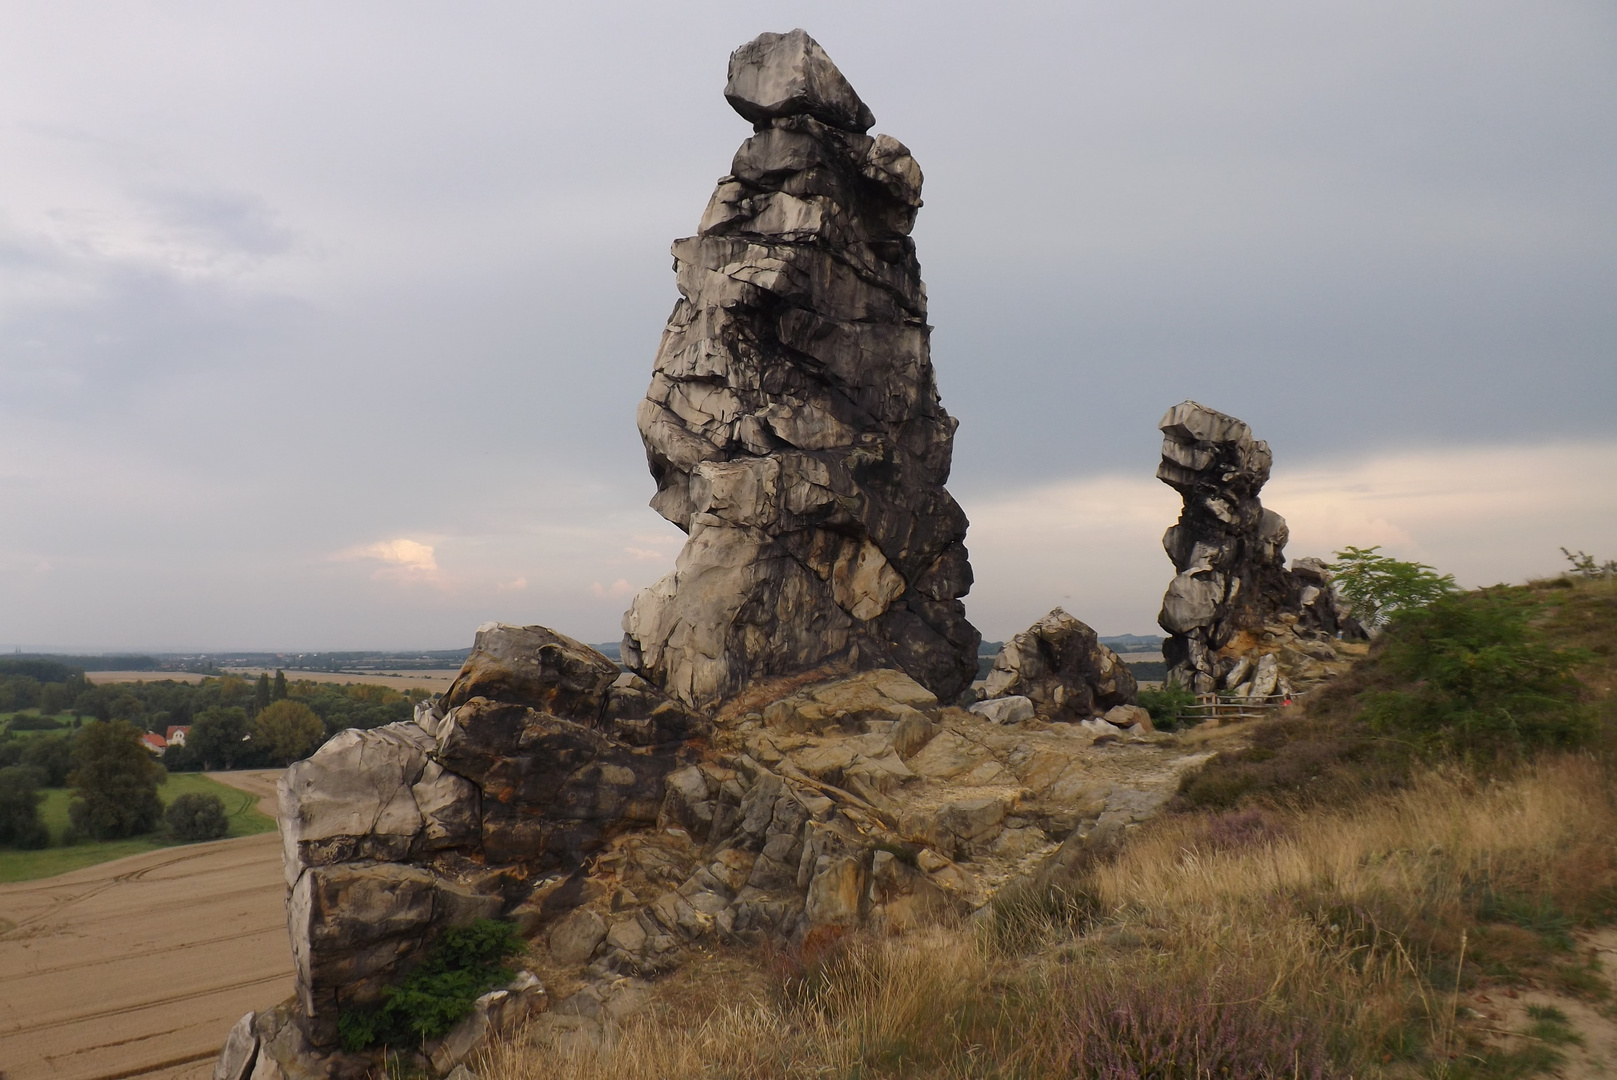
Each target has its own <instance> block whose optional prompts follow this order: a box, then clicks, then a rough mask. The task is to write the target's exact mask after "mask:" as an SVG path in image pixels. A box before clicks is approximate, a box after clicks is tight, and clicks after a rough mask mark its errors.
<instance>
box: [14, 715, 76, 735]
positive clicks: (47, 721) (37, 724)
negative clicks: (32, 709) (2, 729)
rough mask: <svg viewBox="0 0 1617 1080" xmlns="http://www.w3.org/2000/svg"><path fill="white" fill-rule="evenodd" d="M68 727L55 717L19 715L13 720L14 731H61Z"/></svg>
mask: <svg viewBox="0 0 1617 1080" xmlns="http://www.w3.org/2000/svg"><path fill="white" fill-rule="evenodd" d="M66 726H67V725H66V724H64V723H62V722H61V721H60V720H57V719H55V718H54V717H50V716H40V715H39V714H38V713H18V714H17V715H16V716H13V717H12V718H11V730H12V731H60V730H61V729H62V728H64V727H66Z"/></svg>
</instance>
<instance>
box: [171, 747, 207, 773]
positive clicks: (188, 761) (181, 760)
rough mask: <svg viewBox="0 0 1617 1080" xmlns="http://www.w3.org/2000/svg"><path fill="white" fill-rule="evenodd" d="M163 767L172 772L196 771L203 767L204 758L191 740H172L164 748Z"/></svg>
mask: <svg viewBox="0 0 1617 1080" xmlns="http://www.w3.org/2000/svg"><path fill="white" fill-rule="evenodd" d="M163 768H165V769H167V770H168V771H169V772H171V773H177V772H196V771H198V770H199V769H201V768H202V758H201V757H199V756H198V755H197V752H196V750H195V749H194V748H193V747H192V746H191V744H190V742H189V741H187V742H171V743H169V744H168V746H166V747H165V748H164V749H163Z"/></svg>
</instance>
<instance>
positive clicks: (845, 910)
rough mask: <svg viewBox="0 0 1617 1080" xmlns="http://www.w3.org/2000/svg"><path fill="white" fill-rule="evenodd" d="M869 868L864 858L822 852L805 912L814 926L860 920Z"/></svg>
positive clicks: (848, 923)
mask: <svg viewBox="0 0 1617 1080" xmlns="http://www.w3.org/2000/svg"><path fill="white" fill-rule="evenodd" d="M867 880H868V870H867V867H866V865H865V862H864V860H862V859H859V858H857V857H855V856H851V855H845V856H842V857H840V858H831V857H829V856H821V860H820V865H819V866H818V867H817V868H816V869H815V872H814V877H813V879H812V880H811V881H810V882H809V888H808V897H807V899H806V900H805V902H804V905H803V916H804V918H805V919H806V920H807V922H808V924H809V925H810V926H851V925H853V924H855V923H857V922H858V921H859V916H860V914H861V911H862V905H863V902H864V894H865V883H866V881H867Z"/></svg>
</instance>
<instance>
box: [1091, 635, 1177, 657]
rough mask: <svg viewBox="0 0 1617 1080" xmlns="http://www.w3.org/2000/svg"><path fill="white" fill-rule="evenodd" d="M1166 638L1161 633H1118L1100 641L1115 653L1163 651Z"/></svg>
mask: <svg viewBox="0 0 1617 1080" xmlns="http://www.w3.org/2000/svg"><path fill="white" fill-rule="evenodd" d="M1164 640H1165V639H1164V638H1163V637H1162V636H1161V635H1159V634H1118V635H1117V636H1116V637H1103V638H1101V639H1100V643H1101V644H1102V645H1104V646H1106V647H1107V648H1108V649H1110V650H1112V651H1113V652H1115V653H1131V652H1161V651H1162V642H1163V641H1164Z"/></svg>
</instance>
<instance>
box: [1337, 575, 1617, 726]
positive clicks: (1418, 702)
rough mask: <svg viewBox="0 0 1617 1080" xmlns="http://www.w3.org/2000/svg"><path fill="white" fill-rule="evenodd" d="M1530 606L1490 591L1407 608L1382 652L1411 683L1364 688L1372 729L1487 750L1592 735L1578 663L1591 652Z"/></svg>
mask: <svg viewBox="0 0 1617 1080" xmlns="http://www.w3.org/2000/svg"><path fill="white" fill-rule="evenodd" d="M1531 612H1532V609H1531V608H1529V607H1525V606H1523V605H1522V604H1520V603H1516V602H1513V600H1512V599H1511V597H1510V596H1508V595H1497V596H1496V595H1493V594H1492V593H1490V592H1487V591H1483V592H1476V593H1466V594H1461V595H1457V596H1449V597H1444V598H1443V599H1441V600H1438V601H1436V602H1434V603H1433V604H1431V605H1430V606H1428V607H1426V608H1422V609H1420V610H1416V611H1409V612H1405V613H1404V614H1403V615H1402V616H1400V617H1399V619H1398V620H1397V621H1396V623H1395V624H1394V625H1393V626H1392V628H1391V629H1390V630H1389V632H1388V635H1387V641H1386V644H1385V647H1384V649H1383V652H1382V655H1381V658H1380V660H1381V663H1382V664H1383V665H1385V667H1386V668H1387V669H1389V670H1390V671H1391V672H1393V673H1394V674H1396V675H1397V676H1398V677H1400V678H1401V679H1402V680H1403V682H1404V684H1405V685H1404V686H1402V687H1400V688H1398V689H1393V690H1385V691H1381V692H1376V693H1371V694H1368V695H1366V699H1365V716H1366V719H1367V720H1368V721H1369V722H1370V726H1371V727H1372V729H1374V730H1376V731H1377V732H1379V733H1382V734H1384V735H1388V736H1392V737H1396V738H1401V739H1407V740H1409V741H1410V742H1411V743H1413V744H1415V745H1416V746H1417V747H1420V748H1422V749H1426V750H1438V751H1449V752H1458V753H1480V754H1484V755H1498V754H1510V755H1515V754H1521V753H1527V752H1531V751H1534V750H1539V749H1545V748H1552V747H1558V748H1566V747H1575V746H1578V745H1581V744H1582V743H1584V742H1586V741H1587V740H1588V739H1589V738H1590V737H1591V736H1592V735H1593V734H1594V731H1595V724H1594V720H1593V718H1592V716H1591V715H1590V713H1589V710H1588V709H1586V708H1584V707H1583V706H1582V705H1581V704H1580V702H1579V697H1580V693H1581V689H1580V685H1579V683H1578V681H1577V679H1576V678H1574V677H1573V675H1572V671H1573V669H1574V668H1575V667H1577V666H1578V665H1579V664H1582V663H1587V662H1588V660H1589V654H1588V653H1587V652H1585V651H1584V650H1582V649H1564V648H1556V647H1554V646H1552V645H1550V644H1549V643H1548V642H1546V641H1544V640H1543V638H1542V636H1541V635H1539V634H1537V633H1535V632H1534V630H1533V628H1532V627H1531V626H1530V625H1529V622H1528V618H1529V615H1530V614H1531Z"/></svg>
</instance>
